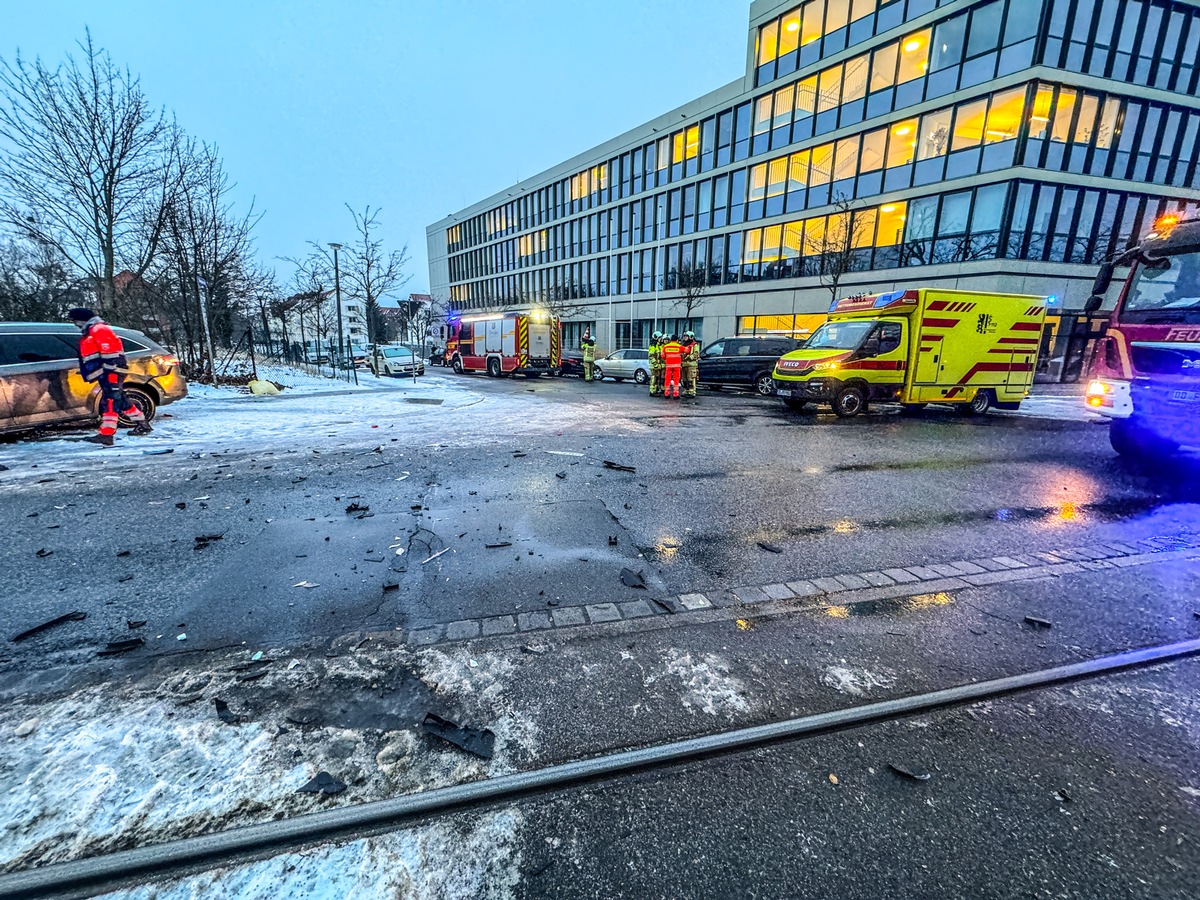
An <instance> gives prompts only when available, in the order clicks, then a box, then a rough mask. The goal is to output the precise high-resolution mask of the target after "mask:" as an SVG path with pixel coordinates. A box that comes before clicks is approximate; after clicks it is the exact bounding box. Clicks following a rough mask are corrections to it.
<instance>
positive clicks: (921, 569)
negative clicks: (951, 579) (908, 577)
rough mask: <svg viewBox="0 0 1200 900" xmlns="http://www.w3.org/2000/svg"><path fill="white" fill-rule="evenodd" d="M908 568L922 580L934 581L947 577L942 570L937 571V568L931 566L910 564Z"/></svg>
mask: <svg viewBox="0 0 1200 900" xmlns="http://www.w3.org/2000/svg"><path fill="white" fill-rule="evenodd" d="M907 570H908V571H909V572H910V573H911V574H913V575H916V576H917V578H919V579H921V580H922V581H933V580H934V579H937V578H945V577H946V576H945V575H943V574H942V573H941V572H939V571H937V569H932V568H930V567H929V566H908V567H907Z"/></svg>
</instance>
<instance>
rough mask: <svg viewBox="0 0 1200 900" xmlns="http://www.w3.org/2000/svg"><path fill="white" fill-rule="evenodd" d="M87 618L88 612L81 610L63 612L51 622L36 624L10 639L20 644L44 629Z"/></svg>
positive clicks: (47, 629)
mask: <svg viewBox="0 0 1200 900" xmlns="http://www.w3.org/2000/svg"><path fill="white" fill-rule="evenodd" d="M86 618H87V613H85V612H80V611H79V610H74V611H72V612H69V613H63V614H62V615H61V616H56V617H55V618H53V619H51V620H50V621H49V622H43V623H42V624H41V625H34V626H33V627H32V628H29V629H27V630H25V631H22V632H21V633H20V634H18V635H16V636H14V637H12V638H10V639H9V640H11V641H12V643H14V644H19V643H20V642H21V641H23V640H26V639H28V638H31V637H33V636H34V635H35V634H41V633H42V632H43V631H49V630H50V629H51V628H55V627H57V626H59V625H63V624H65V623H67V622H82V621H83V620H84V619H86Z"/></svg>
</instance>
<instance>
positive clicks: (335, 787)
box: [296, 771, 346, 796]
mask: <svg viewBox="0 0 1200 900" xmlns="http://www.w3.org/2000/svg"><path fill="white" fill-rule="evenodd" d="M345 789H346V783H345V782H344V781H338V780H337V779H336V778H334V777H333V776H332V775H330V774H329V773H328V772H324V771H322V772H318V773H317V774H316V776H315V777H314V778H313V779H312V780H311V781H309V782H308V783H306V784H303V785H301V786H300V787H298V788H296V793H298V794H326V795H330V796H332V795H333V794H340V793H341V792H342V791H344V790H345Z"/></svg>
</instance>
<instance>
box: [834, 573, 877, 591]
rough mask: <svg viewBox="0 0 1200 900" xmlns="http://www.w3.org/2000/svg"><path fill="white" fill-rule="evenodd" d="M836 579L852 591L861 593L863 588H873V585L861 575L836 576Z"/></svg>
mask: <svg viewBox="0 0 1200 900" xmlns="http://www.w3.org/2000/svg"><path fill="white" fill-rule="evenodd" d="M834 577H835V578H837V580H838V581H840V582H841V583H842V584H844V585H845V586H846V587H847V588H848V589H849V590H852V591H861V590H862V589H863V588H869V587H870V586H871V583H870V582H869V581H867V580H866V579H865V578H863V577H862V576H860V575H835V576H834Z"/></svg>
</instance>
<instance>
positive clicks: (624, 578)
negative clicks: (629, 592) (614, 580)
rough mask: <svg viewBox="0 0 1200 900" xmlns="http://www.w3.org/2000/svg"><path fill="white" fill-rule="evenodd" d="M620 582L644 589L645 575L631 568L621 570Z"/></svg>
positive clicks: (627, 585)
mask: <svg viewBox="0 0 1200 900" xmlns="http://www.w3.org/2000/svg"><path fill="white" fill-rule="evenodd" d="M621 584H623V585H625V587H631V588H638V589H640V590H643V591H644V590H646V576H645V574H644V573H642V572H641V571H638V572H635V571H633V569H622V570H621Z"/></svg>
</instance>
